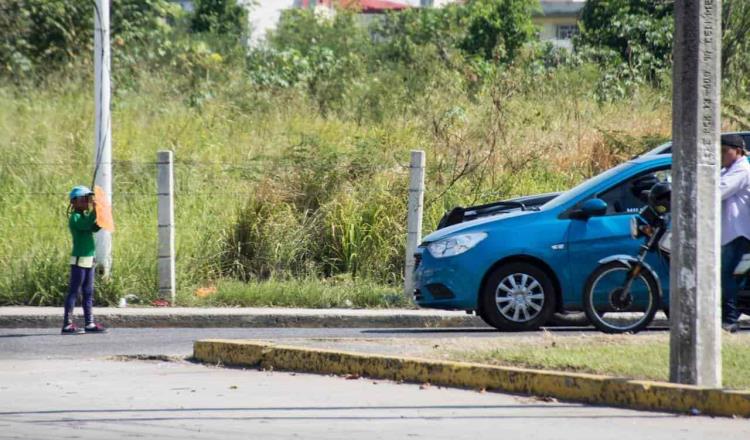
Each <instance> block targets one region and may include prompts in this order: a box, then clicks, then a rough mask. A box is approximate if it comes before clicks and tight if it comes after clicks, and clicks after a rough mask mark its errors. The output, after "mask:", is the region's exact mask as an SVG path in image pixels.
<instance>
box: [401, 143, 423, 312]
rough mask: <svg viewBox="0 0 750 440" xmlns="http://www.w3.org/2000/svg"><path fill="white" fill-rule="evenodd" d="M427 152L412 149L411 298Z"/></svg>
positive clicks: (407, 277)
mask: <svg viewBox="0 0 750 440" xmlns="http://www.w3.org/2000/svg"><path fill="white" fill-rule="evenodd" d="M424 170H425V154H424V151H422V150H412V152H411V161H410V163H409V205H408V210H409V211H408V215H407V220H406V231H407V235H406V270H405V273H404V295H406V297H407V299H411V296H412V294H413V292H414V280H413V278H412V273H413V272H414V252H416V250H417V246H419V243H420V241H422V209H423V205H424Z"/></svg>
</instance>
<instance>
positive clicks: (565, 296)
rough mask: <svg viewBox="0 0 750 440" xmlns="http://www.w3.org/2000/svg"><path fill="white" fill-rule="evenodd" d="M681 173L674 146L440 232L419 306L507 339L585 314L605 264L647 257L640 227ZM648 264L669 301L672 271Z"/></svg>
mask: <svg viewBox="0 0 750 440" xmlns="http://www.w3.org/2000/svg"><path fill="white" fill-rule="evenodd" d="M742 135H743V136H746V139H747V140H750V133H742ZM671 165H672V155H671V145H670V144H669V143H667V144H664V145H661V146H659V147H657V148H656V149H654V150H652V151H650V152H648V153H646V154H644V155H642V156H639V157H636V158H634V159H632V160H630V161H628V162H625V163H623V164H620V165H618V166H616V167H614V168H612V169H610V170H608V171H606V172H604V173H602V174H599V175H598V176H595V177H593V178H591V179H589V180H587V181H585V182H583V183H581V184H580V185H578V186H576V187H575V188H573V189H571V190H569V191H566V192H564V193H561V194H559V195H543V196H540V197H542V199H541V200H544V203H542V204H538V203H530V204H526V203H523V202H519V201H518V200H520V199H516V200H511V201H506V202H499V203H497V204H493V205H492V206H493V209H495V211H494V212H492V213H491V214H489V215H487V216H479V215H477V211H481V210H482V209H483V208H484V207H479V208H480V209H479V210H473V211H472V210H470V211H468V212H467V213H463V214H469V215H474V216H475V219H473V220H469V221H462V222H459V223H457V224H453V225H452V226H447V227H444V228H442V229H438V230H437V231H435V232H433V233H432V234H430V235H428V236H427V237H425V238H424V240H423V242H422V243H421V244H420V246H419V248H418V250H417V252H416V254H415V259H416V267H415V269H414V273H413V277H414V285H415V290H414V300H415V302H416V303H417V304H418V305H419V306H420V307H427V308H435V309H446V310H466V311H474V312H476V313H477V314H478V315H479V316H480V317H482V319H483V320H484V321H485V322H487V323H488V324H489V325H491V326H493V327H495V328H497V329H500V330H506V331H529V330H535V329H537V328H539V327H540V326H542V325H544V324H545V323H546V322H547V321H548V320H549V319H550V317H551V316H552V315H553V313H556V312H570V311H581V310H583V304H582V295H583V289H584V285H585V283H586V279H587V278H588V277H589V275H590V274H591V273H592V272H593V271H594V269H595V268H596V267H597V265H598V264H599V261H601V260H603V259H604V258H606V257H609V256H611V255H615V254H630V255H634V254H636V253H637V252H638V247H639V246H640V244H641V242H640V241H638V240H635V239H633V238H632V237H631V235H630V219H631V218H632V217H633V216H634V215H635V214H637V213H638V212H639V211H640V209H641V208H642V207H643V206H644V205H645V200H644V198H643V194H642V193H643V191H644V190H645V189H648V188H650V187H651V186H653V185H654V184H655V183H657V182H661V181H669V180H670V169H671ZM533 200H536V199H532V201H533ZM488 206H489V205H488ZM469 218H471V217H469ZM647 262H648V263H649V265H651V267H652V268H654V269H655V270H656V272H657V274H658V276H659V279H660V282H661V284H662V291H663V292H669V285H668V284H669V266H668V263H666V262H665V261H663V260H662V259H661V258H659V256H658V255H649V257H648V258H647ZM663 300H664V304H665V306H668V304H667V298H663Z"/></svg>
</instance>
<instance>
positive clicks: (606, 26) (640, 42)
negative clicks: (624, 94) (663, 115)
mask: <svg viewBox="0 0 750 440" xmlns="http://www.w3.org/2000/svg"><path fill="white" fill-rule="evenodd" d="M580 30H581V33H580V35H579V36H578V38H577V39H576V42H575V44H576V46H577V48H579V49H583V50H586V49H593V51H594V52H595V53H596V52H597V51H599V53H598V55H599V61H600V62H602V61H604V60H605V59H606V57H607V55H608V54H607V52H606V51H607V50H608V51H610V54H614V55H615V56H616V57H617V56H619V58H620V59H621V60H622V61H624V62H625V63H627V65H628V66H629V68H630V69H631V71H637V72H638V73H640V74H641V75H644V76H645V77H646V78H647V79H649V80H651V81H652V82H655V81H658V79H659V74H660V73H661V72H663V71H664V69H666V68H669V67H670V66H671V63H672V36H673V34H674V2H673V1H667V0H588V1H587V2H586V5H585V6H584V8H583V11H582V13H581V24H580ZM617 64H619V62H618V63H617Z"/></svg>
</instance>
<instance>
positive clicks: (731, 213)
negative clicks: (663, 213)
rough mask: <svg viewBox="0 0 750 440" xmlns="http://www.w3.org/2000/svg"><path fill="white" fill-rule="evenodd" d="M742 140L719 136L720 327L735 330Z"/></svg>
mask: <svg viewBox="0 0 750 440" xmlns="http://www.w3.org/2000/svg"><path fill="white" fill-rule="evenodd" d="M745 154H746V153H745V142H744V141H743V139H742V137H741V136H739V135H735V134H730V135H723V136H721V166H722V168H721V181H720V183H719V189H720V191H721V291H722V292H721V293H722V313H721V314H722V328H723V329H724V330H726V331H729V332H731V333H734V332H736V331H737V330H739V324H738V322H737V321H738V320H739V317H740V313H739V311H738V310H737V290H738V289H739V286H738V283H737V279H736V278H735V277H734V275H733V272H734V268H735V267H736V266H737V263H739V262H740V260H741V259H742V255H744V254H746V253H748V252H750V162H748V160H747V158H746V157H745Z"/></svg>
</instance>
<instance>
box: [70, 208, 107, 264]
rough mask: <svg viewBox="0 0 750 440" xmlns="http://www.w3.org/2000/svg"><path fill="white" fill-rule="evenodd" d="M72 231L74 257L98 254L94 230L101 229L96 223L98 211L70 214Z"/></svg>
mask: <svg viewBox="0 0 750 440" xmlns="http://www.w3.org/2000/svg"><path fill="white" fill-rule="evenodd" d="M68 227H69V228H70V233H71V235H72V236H73V252H72V254H71V255H72V256H74V257H93V256H94V255H95V254H96V244H95V243H94V232H96V231H98V230H99V229H101V228H100V227H99V225H97V224H96V212H95V211H90V212H78V211H74V212H73V213H72V214H70V219H69V221H68Z"/></svg>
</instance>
